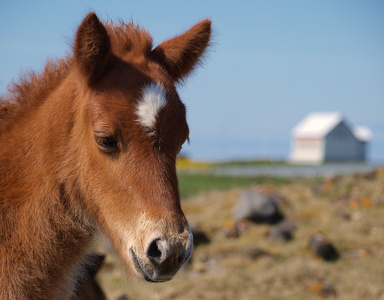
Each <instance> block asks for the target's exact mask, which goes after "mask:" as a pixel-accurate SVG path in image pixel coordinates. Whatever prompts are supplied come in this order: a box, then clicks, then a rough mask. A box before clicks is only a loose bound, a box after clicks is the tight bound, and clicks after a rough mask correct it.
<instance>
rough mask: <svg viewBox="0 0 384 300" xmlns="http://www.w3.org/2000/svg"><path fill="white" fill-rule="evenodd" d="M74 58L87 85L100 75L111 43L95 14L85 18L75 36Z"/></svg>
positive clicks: (106, 60)
mask: <svg viewBox="0 0 384 300" xmlns="http://www.w3.org/2000/svg"><path fill="white" fill-rule="evenodd" d="M74 52H75V53H74V57H75V61H76V64H77V66H78V67H79V69H80V71H81V73H82V74H83V75H84V76H85V77H86V79H87V80H88V83H89V84H93V83H95V82H96V81H97V80H98V79H99V78H100V76H101V75H102V73H103V71H104V69H105V66H106V64H107V62H108V58H109V55H110V52H111V42H110V39H109V35H108V33H107V30H106V29H105V27H104V25H103V24H101V22H100V21H99V19H98V18H97V16H96V14H95V13H90V14H88V16H86V17H85V19H84V20H83V22H82V23H81V25H80V26H79V29H78V30H77V34H76V42H75V48H74Z"/></svg>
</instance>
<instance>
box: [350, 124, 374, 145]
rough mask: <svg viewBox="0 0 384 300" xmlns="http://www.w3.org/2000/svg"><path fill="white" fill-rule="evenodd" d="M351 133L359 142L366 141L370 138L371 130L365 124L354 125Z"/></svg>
mask: <svg viewBox="0 0 384 300" xmlns="http://www.w3.org/2000/svg"><path fill="white" fill-rule="evenodd" d="M353 134H354V135H355V137H356V138H357V139H358V140H359V141H361V142H368V141H369V140H370V139H371V138H372V131H371V130H370V129H369V128H368V127H366V126H356V127H355V128H353Z"/></svg>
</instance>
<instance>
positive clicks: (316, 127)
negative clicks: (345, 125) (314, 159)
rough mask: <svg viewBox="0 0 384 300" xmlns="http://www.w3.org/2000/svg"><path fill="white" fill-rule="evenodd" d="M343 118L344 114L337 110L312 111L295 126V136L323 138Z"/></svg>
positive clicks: (293, 131) (293, 132)
mask: <svg viewBox="0 0 384 300" xmlns="http://www.w3.org/2000/svg"><path fill="white" fill-rule="evenodd" d="M343 119H344V118H343V116H342V115H341V114H340V113H337V112H331V113H311V114H309V115H308V116H306V117H305V118H304V119H303V120H302V121H301V122H300V123H299V124H298V125H297V126H295V127H294V128H293V130H292V135H293V136H294V137H310V138H323V137H325V136H326V135H327V134H328V133H329V132H330V131H331V130H332V129H333V128H335V126H336V125H337V124H339V123H340V122H341V121H343Z"/></svg>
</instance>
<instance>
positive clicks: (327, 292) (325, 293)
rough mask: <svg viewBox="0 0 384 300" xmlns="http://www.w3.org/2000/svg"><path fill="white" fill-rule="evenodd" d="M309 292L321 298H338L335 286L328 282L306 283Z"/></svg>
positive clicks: (311, 281)
mask: <svg viewBox="0 0 384 300" xmlns="http://www.w3.org/2000/svg"><path fill="white" fill-rule="evenodd" d="M305 285H306V287H307V289H308V291H310V292H311V293H312V294H315V295H318V296H321V297H336V296H337V293H336V289H335V287H334V286H332V285H331V284H329V283H327V282H323V281H319V280H310V281H307V282H306V283H305Z"/></svg>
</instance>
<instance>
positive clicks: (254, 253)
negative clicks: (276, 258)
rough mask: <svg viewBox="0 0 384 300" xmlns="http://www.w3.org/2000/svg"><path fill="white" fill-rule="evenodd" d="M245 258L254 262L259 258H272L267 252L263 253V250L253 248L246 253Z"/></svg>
mask: <svg viewBox="0 0 384 300" xmlns="http://www.w3.org/2000/svg"><path fill="white" fill-rule="evenodd" d="M247 256H248V257H249V258H250V259H251V260H253V261H255V260H258V259H260V258H263V257H270V256H273V255H272V254H271V253H269V252H268V251H265V250H263V249H260V248H253V249H250V250H248V251H247Z"/></svg>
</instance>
